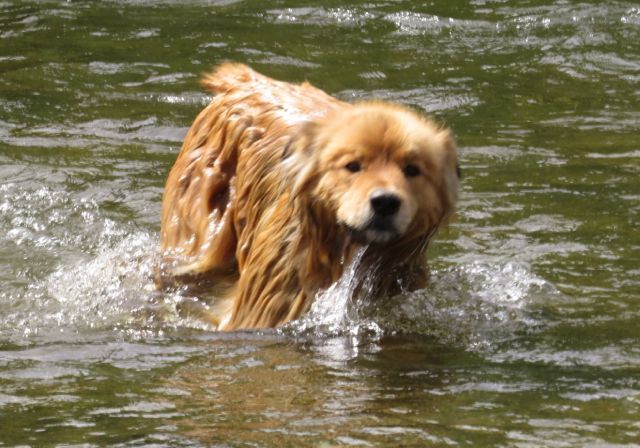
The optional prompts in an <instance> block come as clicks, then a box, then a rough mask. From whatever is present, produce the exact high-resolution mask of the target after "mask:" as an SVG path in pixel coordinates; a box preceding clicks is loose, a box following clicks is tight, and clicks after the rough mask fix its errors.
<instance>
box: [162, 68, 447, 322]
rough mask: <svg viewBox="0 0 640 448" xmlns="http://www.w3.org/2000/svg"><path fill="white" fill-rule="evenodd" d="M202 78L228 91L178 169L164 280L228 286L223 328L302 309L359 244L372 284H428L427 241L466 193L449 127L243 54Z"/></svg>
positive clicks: (168, 193)
mask: <svg viewBox="0 0 640 448" xmlns="http://www.w3.org/2000/svg"><path fill="white" fill-rule="evenodd" d="M202 83H203V85H204V86H205V87H206V88H207V89H209V90H210V91H212V92H213V93H215V94H216V96H215V98H214V99H213V101H212V102H211V103H210V104H209V105H208V106H207V107H206V108H205V109H204V110H203V111H202V112H201V113H200V114H199V115H198V117H197V118H196V120H195V122H194V123H193V125H192V126H191V129H190V130H189V132H188V134H187V136H186V138H185V141H184V144H183V146H182V149H181V151H180V154H179V156H178V159H177V160H176V162H175V165H174V166H173V168H172V170H171V172H170V174H169V177H168V179H167V183H166V186H165V191H164V197H163V204H162V229H161V247H162V249H163V251H164V252H163V253H164V265H163V267H162V268H161V269H160V272H159V276H158V278H159V282H160V284H162V285H167V284H171V283H172V282H175V281H181V282H190V283H195V284H198V283H199V284H203V282H204V284H206V285H210V286H212V287H220V286H221V285H223V286H225V287H226V290H225V292H224V294H222V295H223V296H224V298H225V299H226V300H222V302H221V303H222V305H220V304H218V305H217V306H214V307H213V308H212V309H211V310H210V312H209V320H210V321H211V322H214V323H215V324H216V325H218V328H219V329H221V330H234V329H240V328H262V327H276V326H280V325H282V324H284V323H286V322H288V321H289V320H292V319H296V318H298V317H299V316H300V315H302V314H303V313H304V312H305V311H307V309H308V308H309V306H310V304H311V303H312V301H313V299H314V297H315V296H316V294H317V293H318V291H320V290H322V289H324V288H327V287H328V286H330V285H331V284H332V283H334V282H336V281H337V280H338V279H339V278H340V276H341V275H342V273H343V269H344V268H345V266H346V265H347V264H348V263H349V262H350V260H351V259H352V257H353V256H354V254H355V253H356V251H357V250H358V249H363V248H365V249H363V251H364V255H363V256H362V260H361V264H362V265H363V266H364V268H363V269H361V272H364V276H365V277H366V276H369V277H372V276H373V277H375V279H374V280H373V281H372V280H371V278H369V279H367V281H369V283H370V284H373V285H374V286H373V287H370V288H369V291H370V292H372V293H374V294H383V293H385V292H388V291H389V290H390V289H391V288H393V287H394V286H395V287H397V286H398V285H399V286H400V287H401V288H403V289H411V288H416V287H419V286H423V285H424V282H425V281H426V260H425V259H424V253H425V250H426V248H427V245H428V242H429V240H430V239H431V237H432V236H433V235H434V233H435V231H436V230H437V228H438V227H439V226H440V224H441V223H442V222H443V221H444V220H445V219H446V218H447V216H449V215H450V214H451V213H452V211H453V208H454V205H455V201H456V196H457V187H458V174H459V173H458V171H457V157H456V150H455V147H454V144H453V140H452V138H451V136H450V133H449V131H448V130H446V129H443V128H440V127H438V126H436V125H435V124H434V123H433V122H431V121H429V120H428V119H425V118H423V117H421V116H419V115H417V114H416V113H414V112H411V111H409V110H407V109H405V108H402V107H400V106H397V105H391V104H385V103H381V102H364V103H359V104H355V105H350V104H347V103H344V102H341V101H339V100H337V99H335V98H332V97H330V96H329V95H327V94H326V93H324V92H323V91H321V90H319V89H317V88H315V87H313V86H311V85H310V84H308V83H303V84H300V85H294V84H289V83H285V82H279V81H275V80H273V79H270V78H268V77H266V76H263V75H260V74H259V73H257V72H255V71H253V70H251V69H250V68H249V67H247V66H244V65H242V64H232V63H227V64H223V65H221V66H219V67H218V68H217V69H216V70H215V71H214V72H213V73H211V74H210V75H208V76H206V77H205V78H204V80H203V81H202ZM374 267H375V268H374ZM367 269H369V272H368V271H367ZM374 270H375V275H374V273H373V271H374Z"/></svg>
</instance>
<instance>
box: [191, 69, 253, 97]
mask: <svg viewBox="0 0 640 448" xmlns="http://www.w3.org/2000/svg"><path fill="white" fill-rule="evenodd" d="M260 77H262V75H260V74H259V73H257V72H255V71H253V70H251V69H250V68H249V67H247V66H246V65H244V64H240V63H238V62H225V63H223V64H220V65H219V66H218V67H216V68H215V70H213V71H212V72H211V73H208V74H206V75H205V76H204V77H203V78H202V80H201V81H200V85H202V87H204V88H205V89H207V90H208V91H210V92H212V93H215V94H216V95H218V94H221V93H226V92H229V91H230V90H237V89H238V86H241V85H242V84H246V83H251V82H255V81H256V80H258V78H260Z"/></svg>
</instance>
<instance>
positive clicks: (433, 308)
mask: <svg viewBox="0 0 640 448" xmlns="http://www.w3.org/2000/svg"><path fill="white" fill-rule="evenodd" d="M155 247H157V238H156V236H155V235H152V234H146V233H138V234H133V235H130V236H129V237H126V238H124V239H123V240H122V241H121V242H120V243H119V244H117V245H116V246H115V247H113V248H110V249H106V250H104V251H103V252H102V253H100V254H99V255H98V256H97V257H96V258H94V259H93V260H91V261H90V262H88V263H79V264H77V265H75V266H63V267H60V268H59V269H58V270H57V271H55V272H54V273H53V274H51V275H50V276H49V278H48V279H47V281H46V290H47V292H48V294H49V295H50V297H52V298H53V299H55V302H56V303H57V305H58V306H57V311H55V312H54V313H53V314H50V315H49V316H50V318H52V317H55V319H54V320H55V322H56V323H57V324H58V325H62V326H65V327H75V328H76V329H83V328H84V329H103V330H116V331H118V332H121V333H122V334H124V335H129V336H133V337H135V336H148V335H149V334H162V333H163V332H166V331H176V330H204V331H214V330H215V327H213V326H211V325H209V324H207V323H205V322H203V321H202V320H200V319H198V318H197V313H190V312H189V311H187V312H185V310H194V309H197V308H198V307H200V308H202V309H206V307H207V305H206V303H205V301H203V300H200V299H199V298H197V297H194V296H193V295H190V294H189V292H188V290H186V289H180V290H176V291H173V292H171V293H164V292H162V293H161V292H159V291H156V290H155V287H154V285H153V270H154V266H155V263H156V262H157V253H156V252H155V249H154V248H155ZM362 256H363V252H361V253H358V254H357V255H356V256H355V257H354V260H353V262H352V263H351V264H350V266H349V267H348V268H347V269H346V270H345V273H344V275H343V276H342V278H341V279H340V280H339V281H338V282H336V283H335V284H334V285H333V286H331V287H330V288H328V289H327V290H325V291H322V292H320V293H319V294H318V296H317V297H316V300H315V301H314V303H313V305H312V307H311V309H310V311H309V312H308V313H307V314H306V315H305V316H303V317H302V318H301V319H299V320H297V321H294V322H291V323H289V324H288V325H286V326H285V327H284V328H282V329H281V330H280V331H279V332H280V333H282V334H284V335H285V336H289V337H294V338H303V339H304V338H308V337H312V338H314V339H317V338H320V339H326V338H332V337H345V336H347V337H351V338H355V343H356V344H357V343H359V341H377V340H379V339H381V338H382V337H383V336H388V335H397V334H411V335H421V336H426V337H429V338H432V339H433V340H434V341H435V342H437V343H442V344H448V345H455V346H461V347H464V348H466V349H472V350H476V349H480V350H481V349H484V348H488V347H490V346H491V344H492V343H495V342H498V341H500V340H504V339H509V338H510V337H513V335H514V334H515V333H518V332H522V331H532V330H533V329H535V328H536V326H538V325H540V323H539V322H538V320H537V319H536V318H535V317H534V313H533V311H532V309H533V308H535V307H536V306H538V305H541V304H543V303H545V302H546V301H547V300H548V298H549V297H553V296H556V295H557V294H558V292H557V290H556V289H555V288H554V287H553V286H552V285H551V284H550V283H549V282H547V281H545V280H544V279H542V278H540V277H538V276H536V275H535V274H534V273H533V272H532V271H531V269H530V268H529V267H528V266H527V265H526V264H522V263H516V262H507V263H496V262H482V261H477V262H473V263H467V264H463V265H459V266H455V267H451V268H448V269H444V270H439V271H435V272H432V275H431V281H430V285H429V286H428V287H427V288H425V289H422V290H418V291H415V292H410V293H403V294H399V295H397V296H393V297H386V298H385V297H381V298H377V299H374V300H372V299H371V297H370V294H367V290H368V288H369V286H370V285H369V286H368V285H367V281H366V279H365V281H364V282H362V281H361V280H360V279H361V277H360V276H361V275H362V273H361V272H358V267H359V264H360V261H361V259H362ZM356 288H361V291H360V293H359V294H354V290H355V289H356Z"/></svg>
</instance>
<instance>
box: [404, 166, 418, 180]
mask: <svg viewBox="0 0 640 448" xmlns="http://www.w3.org/2000/svg"><path fill="white" fill-rule="evenodd" d="M403 171H404V175H405V176H407V177H416V176H419V175H420V168H418V167H417V166H416V165H414V164H413V163H410V164H408V165H407V166H405V167H404V170H403Z"/></svg>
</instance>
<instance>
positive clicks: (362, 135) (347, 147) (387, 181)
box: [288, 103, 459, 243]
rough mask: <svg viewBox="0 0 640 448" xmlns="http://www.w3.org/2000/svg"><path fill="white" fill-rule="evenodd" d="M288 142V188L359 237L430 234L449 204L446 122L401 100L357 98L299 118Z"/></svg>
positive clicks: (452, 185) (453, 171)
mask: <svg viewBox="0 0 640 448" xmlns="http://www.w3.org/2000/svg"><path fill="white" fill-rule="evenodd" d="M292 146H293V147H294V149H292V150H290V152H289V154H288V155H289V156H290V157H291V159H290V160H289V162H290V167H291V168H292V169H293V171H294V173H293V175H294V189H293V194H294V195H296V196H297V195H300V194H306V195H308V196H309V197H310V198H311V200H312V201H313V203H315V204H320V205H321V206H322V207H324V208H325V209H326V210H328V211H330V213H331V215H332V216H334V217H335V220H336V224H338V225H339V226H342V227H344V228H346V229H348V231H349V232H350V233H351V234H352V235H353V236H354V237H355V238H356V239H357V240H360V241H361V242H364V243H388V242H392V241H397V240H405V241H409V240H412V239H414V238H420V237H426V236H428V235H430V234H431V233H432V232H433V231H435V229H436V228H437V227H438V225H439V224H440V223H441V222H442V220H443V219H445V218H446V217H447V216H448V215H449V214H451V212H452V211H453V208H454V205H455V201H456V197H457V187H458V174H459V173H458V168H457V157H456V151H455V147H454V144H453V140H452V138H451V135H450V133H449V131H448V130H446V129H441V128H439V127H437V126H436V125H435V124H434V123H432V122H431V121H429V120H427V119H425V118H422V117H420V116H419V115H417V114H415V113H413V112H411V111H409V110H407V109H405V108H401V107H399V106H394V105H389V104H384V103H362V104H357V105H354V106H350V107H345V108H342V109H339V110H336V111H333V112H331V113H330V114H329V115H328V116H326V117H324V118H321V119H320V120H318V121H315V122H312V123H308V124H306V125H305V126H303V129H302V130H301V132H300V135H299V136H298V137H297V138H296V140H295V141H294V144H293V145H292Z"/></svg>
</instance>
